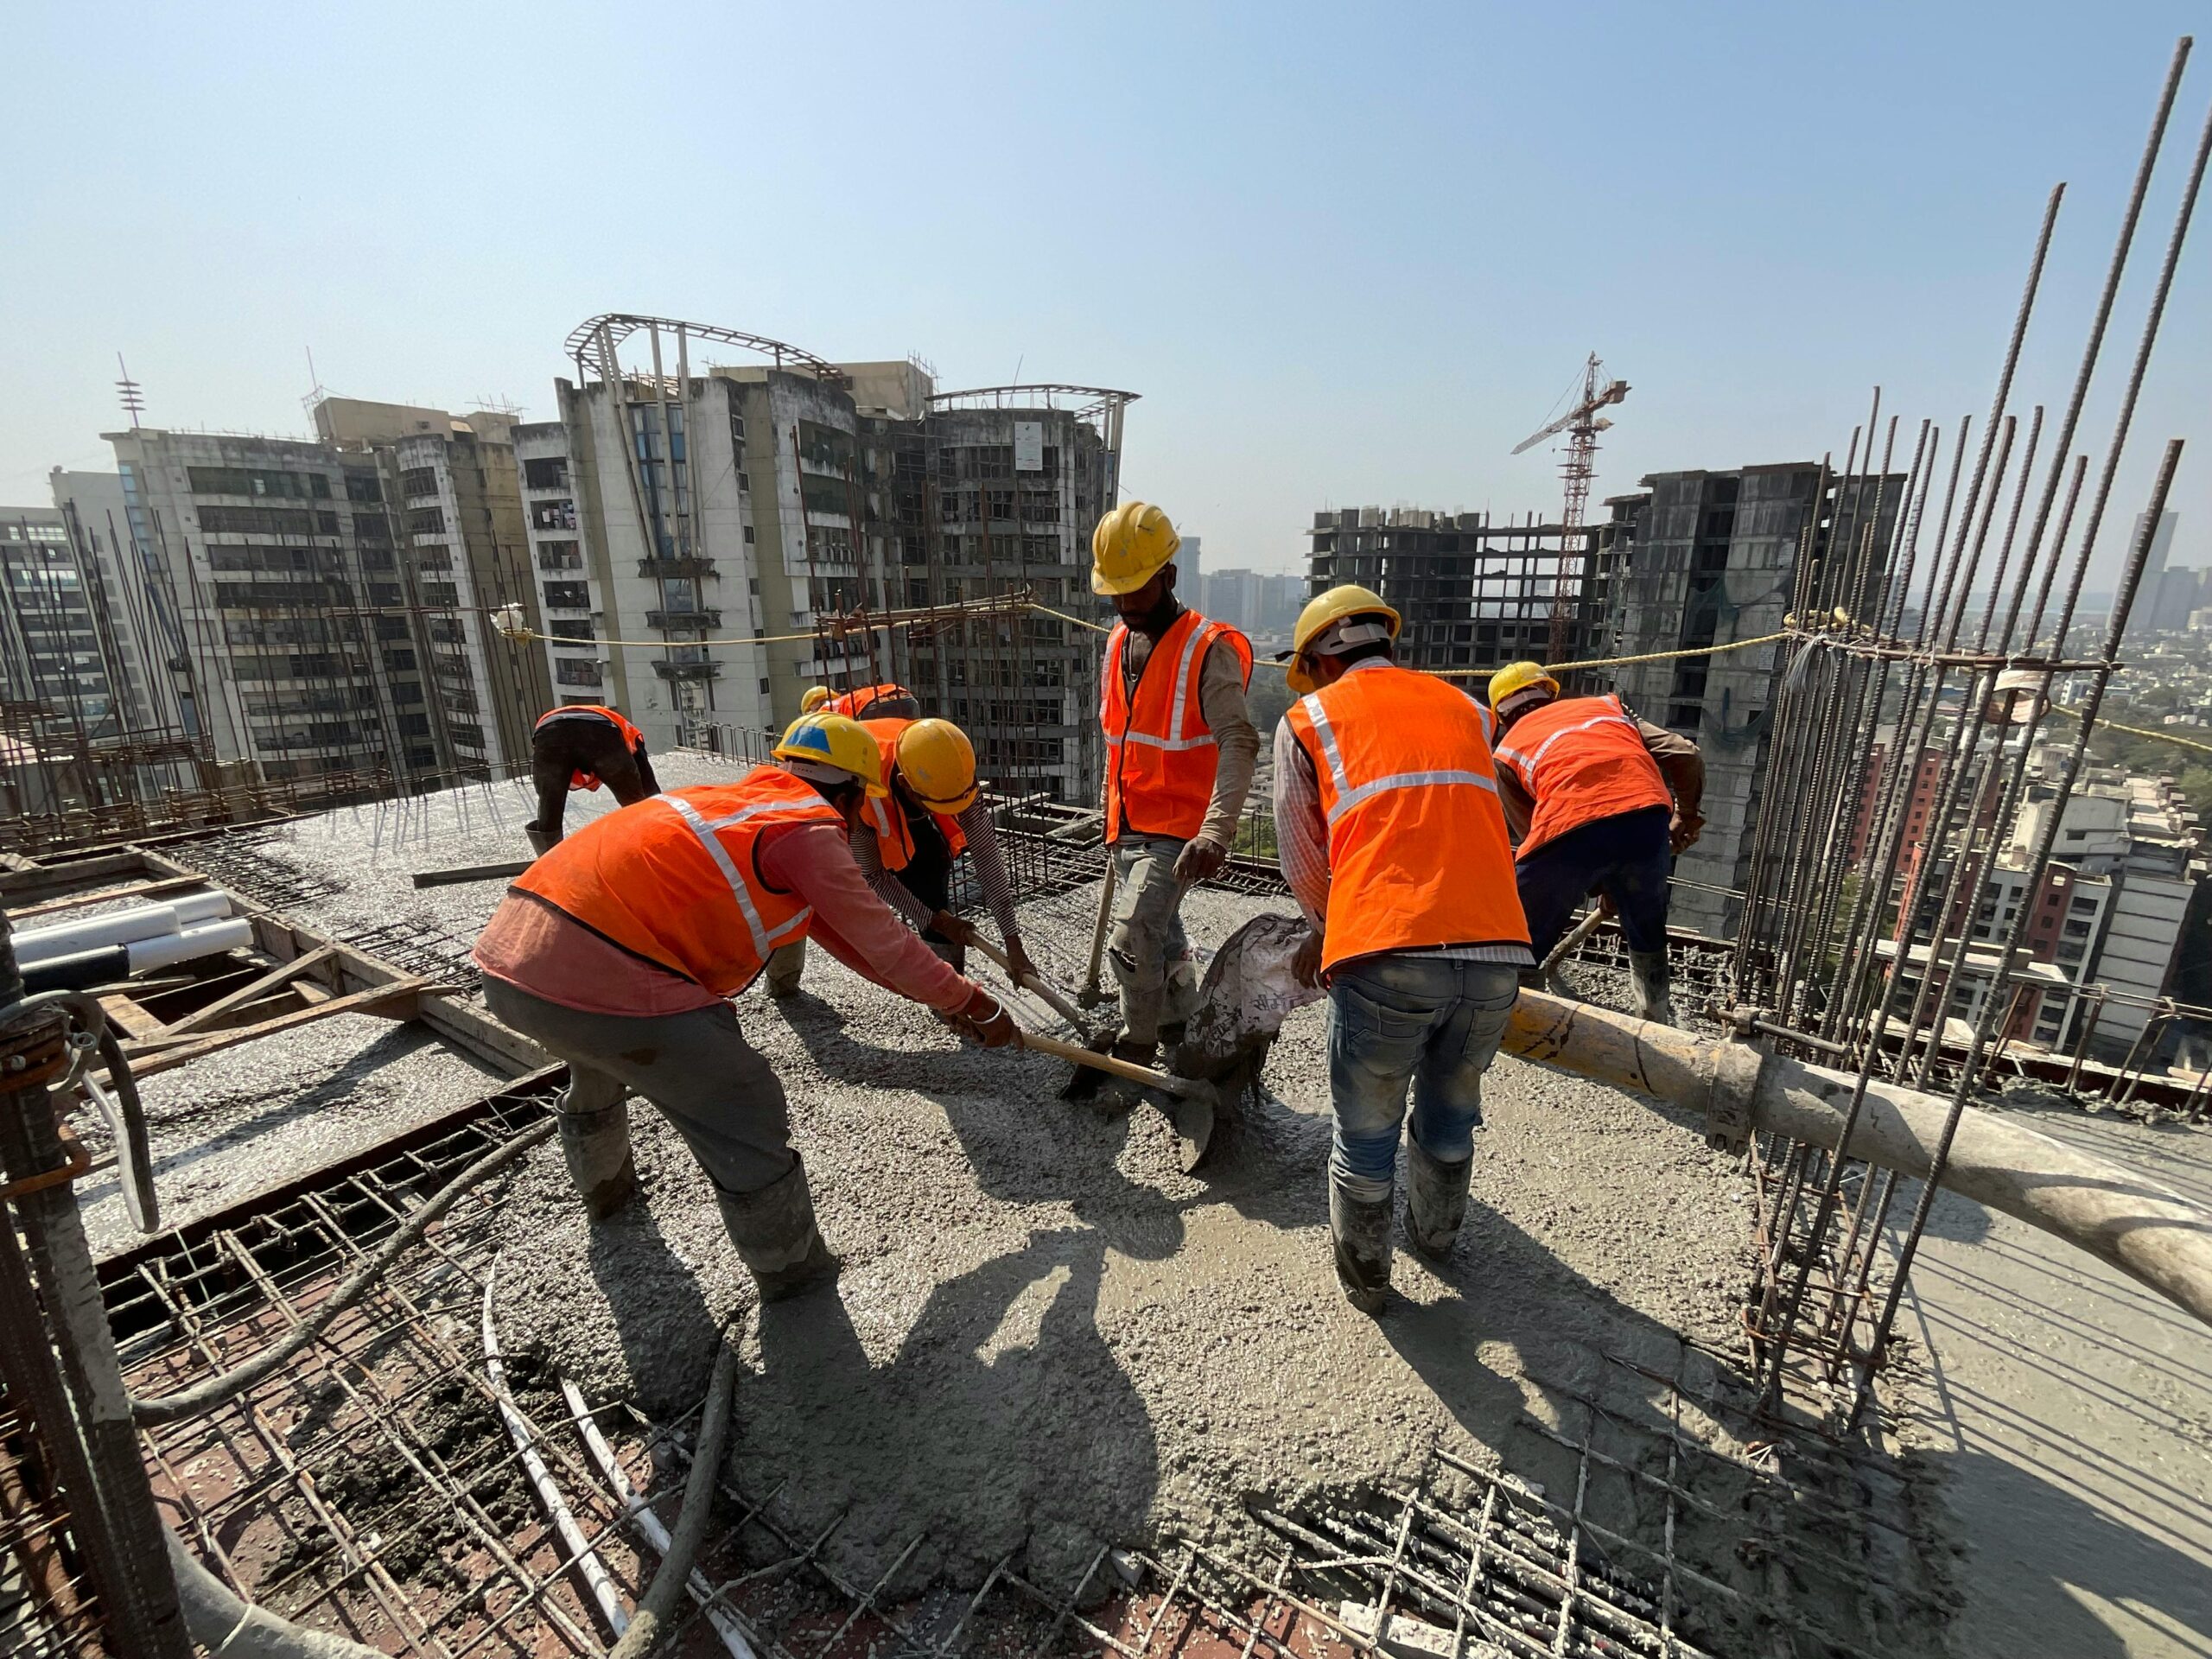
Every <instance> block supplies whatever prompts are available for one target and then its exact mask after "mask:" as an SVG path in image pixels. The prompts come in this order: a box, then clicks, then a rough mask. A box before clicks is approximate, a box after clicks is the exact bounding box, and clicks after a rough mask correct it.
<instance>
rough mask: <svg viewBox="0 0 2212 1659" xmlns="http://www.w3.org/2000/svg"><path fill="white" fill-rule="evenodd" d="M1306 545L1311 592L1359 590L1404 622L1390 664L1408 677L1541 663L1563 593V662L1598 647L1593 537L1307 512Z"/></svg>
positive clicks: (1440, 519) (1434, 516)
mask: <svg viewBox="0 0 2212 1659" xmlns="http://www.w3.org/2000/svg"><path fill="white" fill-rule="evenodd" d="M1306 534H1307V536H1308V537H1311V538H1312V542H1313V551H1312V554H1311V556H1310V562H1309V588H1310V591H1311V592H1313V593H1316V594H1318V593H1321V592H1324V591H1325V590H1326V589H1328V588H1333V587H1335V586H1337V585H1338V583H1340V582H1357V583H1358V584H1359V585H1360V586H1361V587H1363V588H1373V589H1374V590H1375V591H1376V592H1377V593H1379V594H1382V595H1383V598H1384V599H1386V600H1388V601H1389V602H1390V605H1391V607H1393V608H1394V609H1395V610H1396V611H1397V613H1398V614H1399V615H1400V617H1402V619H1403V621H1404V626H1403V629H1402V632H1400V634H1399V636H1398V647H1399V652H1400V658H1401V660H1402V661H1403V662H1406V663H1408V664H1411V665H1413V666H1414V667H1416V668H1427V669H1452V668H1494V667H1496V666H1497V665H1498V664H1501V663H1509V662H1512V661H1515V660H1516V659H1518V658H1535V659H1537V660H1538V661H1548V660H1551V659H1552V652H1551V638H1552V632H1553V612H1554V608H1555V607H1558V606H1559V605H1560V597H1559V594H1560V588H1562V587H1563V588H1565V592H1566V599H1565V606H1564V608H1565V610H1566V613H1567V626H1566V639H1567V648H1568V651H1569V653H1570V654H1571V655H1573V656H1578V657H1580V656H1586V655H1590V654H1592V652H1593V650H1595V649H1596V648H1597V647H1599V645H1601V644H1602V636H1603V632H1604V630H1605V627H1606V626H1607V621H1608V613H1607V608H1606V603H1605V592H1604V589H1603V588H1602V586H1601V584H1600V582H1599V575H1600V571H1599V567H1597V566H1596V565H1595V564H1594V563H1593V562H1592V556H1591V550H1592V545H1593V543H1594V542H1595V537H1596V532H1595V531H1582V530H1578V531H1573V532H1572V533H1571V534H1570V533H1568V532H1566V531H1562V530H1561V529H1560V526H1559V525H1557V524H1534V523H1530V524H1497V523H1495V522H1493V521H1492V519H1491V516H1490V515H1489V514H1487V513H1480V512H1459V513H1452V512H1428V511H1426V510H1423V509H1416V508H1409V507H1390V508H1383V507H1343V508H1332V509H1328V510H1325V511H1323V512H1317V513H1315V514H1314V515H1313V528H1312V529H1310V530H1309V531H1307V532H1306ZM1596 654H1600V655H1602V654H1605V653H1604V652H1602V651H1598V652H1597V653H1596Z"/></svg>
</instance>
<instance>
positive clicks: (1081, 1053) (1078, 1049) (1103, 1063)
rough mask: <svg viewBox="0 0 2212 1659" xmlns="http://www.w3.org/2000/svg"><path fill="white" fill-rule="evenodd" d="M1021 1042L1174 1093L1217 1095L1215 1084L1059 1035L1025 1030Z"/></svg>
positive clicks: (1200, 1096)
mask: <svg viewBox="0 0 2212 1659" xmlns="http://www.w3.org/2000/svg"><path fill="white" fill-rule="evenodd" d="M1021 1046H1023V1047H1024V1048H1033V1049H1035V1050H1036V1051H1037V1052H1039V1054H1050V1055H1052V1057H1053V1058H1055V1059H1062V1060H1069V1061H1071V1062H1073V1063H1074V1064H1075V1065H1087V1066H1090V1067H1091V1068H1092V1069H1093V1070H1095V1071H1110V1072H1112V1073H1113V1074H1114V1075H1115V1076H1116V1077H1127V1078H1128V1079H1129V1081H1130V1082H1132V1083H1141V1084H1148V1085H1149V1086H1150V1087H1152V1088H1154V1089H1159V1090H1164V1091H1165V1092H1166V1093H1168V1094H1171V1095H1181V1096H1184V1097H1185V1098H1186V1099H1190V1100H1204V1101H1211V1100H1213V1099H1215V1098H1216V1096H1215V1094H1214V1090H1213V1085H1212V1084H1205V1083H1199V1082H1197V1081H1196V1080H1194V1079H1192V1078H1190V1077H1177V1076H1176V1075H1175V1074H1174V1073H1173V1072H1172V1071H1154V1070H1153V1069H1152V1067H1150V1066H1148V1065H1138V1064H1137V1063H1136V1062H1135V1060H1119V1059H1116V1058H1114V1057H1113V1056H1112V1055H1111V1054H1101V1053H1099V1052H1097V1051H1096V1049H1090V1048H1085V1047H1084V1046H1083V1045H1082V1044H1080V1043H1064V1042H1062V1041H1061V1040H1060V1039H1058V1038H1057V1037H1040V1036H1039V1035H1038V1034H1037V1033H1034V1032H1031V1031H1025V1032H1023V1033H1021Z"/></svg>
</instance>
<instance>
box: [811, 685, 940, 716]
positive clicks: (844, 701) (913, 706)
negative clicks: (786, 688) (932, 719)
mask: <svg viewBox="0 0 2212 1659" xmlns="http://www.w3.org/2000/svg"><path fill="white" fill-rule="evenodd" d="M798 710H799V713H801V714H803V715H811V714H815V713H817V712H819V713H822V714H825V715H844V716H845V717H846V718H847V719H848V720H875V719H879V718H881V719H888V720H912V719H914V718H915V717H916V716H917V715H919V714H920V713H921V712H922V702H921V699H920V698H919V697H917V696H915V695H914V694H913V693H912V691H909V690H907V689H906V687H905V686H903V685H901V684H899V683H898V682H897V681H896V680H886V681H885V682H884V683H882V684H880V685H861V686H855V688H854V689H853V690H850V691H842V692H837V693H834V694H833V693H832V692H831V691H830V690H829V687H828V686H826V685H810V686H808V687H807V688H806V693H805V695H804V696H802V697H800V698H799V700H798Z"/></svg>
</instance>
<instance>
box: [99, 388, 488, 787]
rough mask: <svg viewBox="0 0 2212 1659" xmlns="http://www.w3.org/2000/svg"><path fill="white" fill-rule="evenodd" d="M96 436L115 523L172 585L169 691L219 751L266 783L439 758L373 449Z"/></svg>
mask: <svg viewBox="0 0 2212 1659" xmlns="http://www.w3.org/2000/svg"><path fill="white" fill-rule="evenodd" d="M107 436H108V442H111V443H112V444H113V445H114V446H115V454H116V463H117V469H118V472H119V473H120V474H122V477H123V490H124V503H125V506H126V511H127V512H128V513H129V515H130V520H131V524H130V530H131V534H132V535H133V537H135V538H137V544H138V547H139V549H140V551H141V552H142V554H143V556H145V557H146V558H147V559H148V560H149V561H151V562H153V563H155V564H156V566H157V567H158V569H159V572H160V575H159V582H160V585H161V587H162V588H165V589H166V590H167V591H168V593H169V594H173V595H174V596H175V602H176V606H177V610H178V622H179V632H180V633H181V639H182V645H183V658H184V667H183V669H182V671H181V673H180V675H179V680H180V682H181V689H180V691H179V696H180V698H181V700H182V701H183V702H184V703H185V704H186V706H187V707H188V709H191V710H192V711H193V717H194V719H196V720H198V721H201V722H204V726H205V728H206V730H207V733H208V734H209V736H210V738H211V739H212V741H213V745H214V749H215V753H216V754H217V756H218V758H219V759H220V760H226V761H228V760H246V761H251V762H252V763H253V764H254V766H256V768H257V770H258V771H259V772H260V775H261V776H262V777H263V778H264V779H267V780H268V781H270V782H298V781H304V780H311V779H344V778H346V777H351V776H359V779H360V780H361V782H362V783H363V785H364V786H370V785H372V784H374V783H375V782H377V781H378V780H379V779H390V780H391V781H392V782H395V783H407V782H410V781H412V780H414V779H417V778H429V777H431V776H435V774H436V773H438V772H441V771H442V770H443V769H444V768H445V767H446V766H448V764H449V758H448V757H447V756H442V755H441V754H440V753H439V752H438V748H437V746H436V743H435V738H434V734H433V730H432V723H431V721H432V716H431V709H430V700H429V695H428V694H427V692H426V690H425V687H424V682H423V671H422V668H421V665H420V663H419V660H418V658H419V656H420V652H421V647H420V645H419V643H418V641H417V639H416V627H415V619H414V618H412V617H411V616H410V614H409V613H408V608H409V607H410V606H411V605H412V604H413V602H414V595H413V594H412V592H411V590H410V584H409V583H408V582H407V581H406V574H405V572H404V570H403V569H402V568H401V564H400V559H399V547H398V540H397V529H396V526H395V524H394V522H393V518H392V515H391V511H390V508H389V505H388V502H387V498H386V493H385V480H384V477H383V474H382V471H381V469H380V467H379V466H378V461H377V458H376V456H375V455H374V454H372V453H369V452H367V451H359V452H354V453H351V454H347V453H344V452H340V450H338V449H336V448H334V447H332V446H330V445H327V444H322V443H310V442H301V441H298V440H295V439H284V438H260V437H246V436H237V435H218V434H213V433H197V432H170V431H163V430H160V429H154V428H150V427H149V428H133V429H130V431H128V432H115V433H110V434H108V435H107Z"/></svg>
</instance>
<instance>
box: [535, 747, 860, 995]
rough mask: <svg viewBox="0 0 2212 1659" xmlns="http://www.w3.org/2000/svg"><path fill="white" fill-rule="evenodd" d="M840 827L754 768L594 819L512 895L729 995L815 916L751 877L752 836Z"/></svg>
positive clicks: (829, 812)
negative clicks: (527, 896) (805, 826)
mask: <svg viewBox="0 0 2212 1659" xmlns="http://www.w3.org/2000/svg"><path fill="white" fill-rule="evenodd" d="M796 823H834V824H837V825H840V826H842V824H843V823H844V818H843V816H842V814H841V813H839V811H838V810H837V809H836V807H834V806H832V805H830V804H829V802H827V801H825V800H823V798H822V797H821V796H820V795H818V794H817V793H816V792H815V791H814V790H813V789H812V788H811V787H810V786H809V785H807V784H806V783H804V781H802V780H801V779H797V778H794V777H792V776H791V773H789V772H785V771H783V770H782V769H780V768H779V767H776V766H755V767H754V768H753V770H752V771H751V772H747V774H746V775H745V776H744V777H743V778H742V779H740V780H739V781H738V782H736V783H734V784H704V785H700V786H699V787H697V788H696V789H679V790H677V791H672V792H671V793H667V794H662V795H655V796H653V797H652V798H650V799H648V800H643V801H639V803H638V804H636V805H634V806H626V807H624V808H622V809H621V810H620V811H615V812H609V813H607V814H606V815H605V816H604V817H599V818H594V820H593V821H592V822H591V823H588V824H586V825H584V827H583V828H582V829H579V830H578V831H576V833H575V835H573V836H568V837H566V838H565V839H563V840H562V841H560V842H556V844H555V846H554V848H553V849H552V850H551V851H550V852H549V853H547V854H546V855H544V856H543V857H542V858H540V859H539V860H538V861H537V862H536V863H535V864H532V865H531V867H530V868H529V869H527V870H525V871H524V873H523V874H521V875H519V876H518V877H517V878H516V879H515V883H514V885H515V886H516V887H518V888H520V889H521V890H522V891H523V892H524V893H536V894H537V896H538V897H539V898H541V899H545V900H546V901H547V902H548V903H550V904H552V905H556V906H559V907H560V909H562V910H563V911H564V912H567V913H568V914H569V915H570V916H573V917H574V918H575V919H576V920H578V921H580V922H582V924H583V925H585V926H586V927H588V928H590V929H591V930H592V931H594V932H595V933H598V934H600V935H601V937H602V938H608V939H612V940H613V942H614V943H615V944H619V945H620V946H622V947H623V949H625V950H629V951H632V952H633V953H635V954H636V955H638V956H640V957H645V959H646V960H647V961H649V962H657V963H659V964H660V965H661V966H662V967H664V968H667V969H671V970H673V971H674V972H676V973H679V974H681V975H683V976H684V977H685V978H686V979H690V980H693V981H696V982H698V983H699V984H701V985H703V986H705V987H706V988H708V989H709V990H710V991H712V992H714V993H715V995H717V996H734V995H736V994H737V993H738V992H739V991H741V990H743V989H744V988H746V986H747V985H748V984H750V983H751V982H752V980H753V976H754V975H756V974H758V973H759V972H760V969H761V968H762V966H763V965H764V964H765V963H766V962H767V960H768V953H769V952H770V951H772V950H774V949H775V948H776V947H777V946H778V945H779V944H790V943H791V941H792V940H794V939H803V938H805V937H806V928H807V923H808V922H809V921H810V919H811V918H813V915H814V911H813V909H812V907H811V906H808V905H805V904H804V903H802V902H801V901H800V899H798V895H797V894H795V893H784V892H781V891H779V889H777V888H776V887H772V886H771V885H770V884H769V881H768V879H767V877H766V876H765V875H763V874H761V873H760V861H759V854H760V837H761V835H762V833H763V832H764V831H766V830H769V829H780V828H783V827H785V826H786V825H790V824H796Z"/></svg>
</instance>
